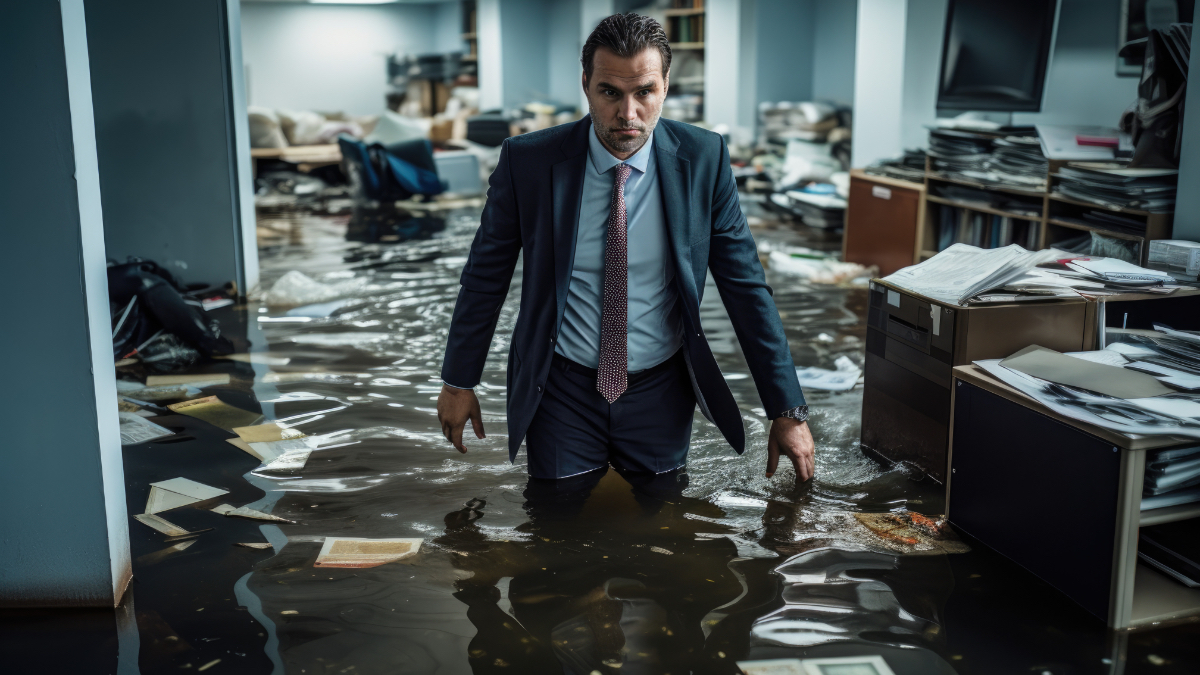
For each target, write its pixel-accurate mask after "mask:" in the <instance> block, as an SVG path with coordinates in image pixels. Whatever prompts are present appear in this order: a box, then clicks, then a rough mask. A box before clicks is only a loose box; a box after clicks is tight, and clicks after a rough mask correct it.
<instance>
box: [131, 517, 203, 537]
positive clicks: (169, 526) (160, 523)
mask: <svg viewBox="0 0 1200 675" xmlns="http://www.w3.org/2000/svg"><path fill="white" fill-rule="evenodd" d="M134 518H135V519H136V520H137V521H138V522H139V523H142V524H143V525H148V526H150V527H152V528H154V529H155V530H158V531H159V532H162V533H163V534H165V535H167V536H168V537H184V536H187V535H189V534H199V533H198V532H188V531H187V530H185V529H183V528H182V527H180V526H178V525H176V524H174V523H171V522H168V521H167V520H166V519H165V518H162V517H160V516H156V515H154V514H152V513H139V514H137V515H136V516H134Z"/></svg>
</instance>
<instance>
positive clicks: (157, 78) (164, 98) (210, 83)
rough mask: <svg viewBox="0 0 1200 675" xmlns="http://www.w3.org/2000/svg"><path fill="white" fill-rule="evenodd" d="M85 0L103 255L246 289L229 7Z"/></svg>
mask: <svg viewBox="0 0 1200 675" xmlns="http://www.w3.org/2000/svg"><path fill="white" fill-rule="evenodd" d="M85 4H86V6H87V15H88V25H87V30H88V43H89V48H90V52H91V64H92V90H93V92H94V96H95V108H96V136H97V140H98V142H99V152H100V185H101V188H102V194H103V199H104V210H105V213H106V214H107V216H108V218H107V220H108V227H107V228H106V230H105V242H106V244H107V246H108V254H109V256H110V257H113V258H116V259H118V260H124V259H125V257H127V256H130V255H136V256H140V257H144V258H150V259H153V260H155V261H156V262H158V263H159V264H161V265H163V266H164V267H166V268H167V269H169V270H170V271H172V272H174V273H176V274H177V275H178V276H180V277H181V278H182V279H183V280H184V281H188V282H206V283H212V284H221V283H224V282H227V281H237V282H238V284H239V287H240V288H241V289H242V290H243V291H245V290H248V289H247V285H248V283H253V281H254V279H253V276H254V274H253V273H254V272H256V270H257V264H256V263H255V262H252V263H251V264H249V265H247V264H246V262H245V260H244V259H243V254H244V253H246V254H249V255H250V256H254V255H255V249H254V248H253V247H250V248H248V249H247V247H246V245H245V242H246V241H247V240H249V238H247V239H246V240H244V239H243V236H244V235H243V231H244V228H243V227H242V222H243V220H244V219H245V218H246V217H247V215H246V214H247V213H248V211H243V201H242V190H243V188H244V185H243V181H244V180H247V179H248V177H247V176H244V175H243V174H244V172H245V170H246V169H248V162H246V165H245V166H240V165H239V161H238V160H239V157H238V151H237V148H238V141H237V129H238V125H239V123H241V120H240V117H241V116H242V115H244V107H245V96H244V87H242V83H241V82H240V80H241V77H242V74H241V69H242V64H241V50H240V40H238V41H236V43H237V44H236V45H234V44H233V43H234V42H235V41H234V40H231V38H230V33H231V19H232V20H233V21H238V17H236V16H234V17H231V16H230V7H231V6H232V7H233V8H234V9H236V8H237V4H236V2H235V3H229V2H228V1H227V0H173V1H172V2H161V1H160V0H85ZM233 28H234V29H235V30H236V29H237V28H238V27H237V26H233ZM235 60H236V62H235ZM235 73H236V77H235ZM235 85H237V86H238V87H239V88H241V89H242V92H240V93H239V94H238V95H235ZM247 148H248V145H247ZM246 185H249V183H246ZM246 198H247V199H252V195H246ZM253 225H254V224H253V223H252V222H251V223H248V228H249V230H251V231H253ZM248 272H249V273H250V274H248Z"/></svg>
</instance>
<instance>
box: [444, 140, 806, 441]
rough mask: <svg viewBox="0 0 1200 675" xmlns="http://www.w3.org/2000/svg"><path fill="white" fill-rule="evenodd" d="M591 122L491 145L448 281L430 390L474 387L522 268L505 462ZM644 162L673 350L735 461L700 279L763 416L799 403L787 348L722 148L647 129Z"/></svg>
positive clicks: (546, 338)
mask: <svg viewBox="0 0 1200 675" xmlns="http://www.w3.org/2000/svg"><path fill="white" fill-rule="evenodd" d="M591 124H592V122H591V118H590V117H584V118H583V119H581V120H579V121H578V122H574V123H571V124H564V125H561V126H557V127H552V128H550V129H545V130H542V131H535V132H532V133H528V134H522V135H520V136H514V137H512V138H509V139H507V140H505V142H504V144H503V146H502V147H501V150H500V161H499V164H498V165H497V167H496V170H495V171H494V172H492V176H491V178H490V179H489V181H488V182H489V188H488V198H487V203H486V204H485V205H484V209H483V217H482V220H481V222H480V225H479V229H478V230H477V231H476V233H475V241H474V242H473V243H472V244H471V253H470V255H469V256H468V258H467V263H466V265H465V266H464V267H463V272H462V277H461V279H460V283H461V288H460V289H459V294H458V302H457V303H456V304H455V306H454V317H453V319H452V320H451V324H450V331H449V336H448V339H447V343H446V356H445V360H444V362H443V364H442V379H443V380H445V381H446V383H448V384H452V385H455V386H458V387H474V386H475V385H477V384H479V380H480V377H481V376H482V374H483V366H484V362H485V361H486V359H487V356H488V351H489V349H490V347H491V343H492V337H493V335H494V334H495V331H496V321H497V319H498V318H499V316H500V308H501V306H502V305H503V304H504V299H505V296H507V295H508V288H509V284H510V283H511V281H512V276H513V272H514V270H515V269H516V265H517V261H518V259H519V260H521V262H522V283H521V304H520V307H521V311H520V314H519V316H518V318H517V324H516V327H515V328H514V329H513V333H512V336H511V340H510V345H511V347H510V349H509V354H508V390H507V393H508V433H509V436H508V442H509V453H510V457H511V458H514V459H515V458H516V454H517V449H518V448H520V447H521V443H522V441H524V440H525V436H526V432H527V431H528V430H529V425H530V423H531V422H532V420H533V417H534V415H535V414H536V413H537V410H538V405H539V403H540V402H541V399H542V393H543V391H544V390H545V387H546V382H547V380H548V379H549V376H550V367H551V361H552V357H553V356H554V346H555V342H556V341H557V339H558V327H559V325H560V324H561V322H562V317H563V315H564V313H565V311H566V305H567V289H568V287H569V285H570V276H571V269H572V261H571V258H572V257H573V254H574V251H575V232H576V229H577V228H576V225H577V222H578V218H579V209H580V203H581V201H582V196H583V179H584V173H585V168H586V163H587V158H588V133H589V132H590V130H591ZM652 151H653V152H654V158H655V161H656V163H657V169H658V177H659V188H660V190H661V193H662V201H663V210H664V212H665V214H666V222H667V235H668V237H667V238H668V241H669V242H670V251H671V257H672V259H673V261H674V263H675V270H676V274H675V290H676V293H678V296H679V302H678V305H679V312H680V315H681V317H682V320H683V321H682V323H683V345H682V347H681V351H682V353H683V356H684V359H685V360H686V362H687V365H688V371H689V374H690V376H691V381H692V387H693V391H694V392H696V393H698V396H697V397H696V398H697V400H698V402H699V404H700V409H701V411H702V412H703V413H704V414H705V416H706V417H708V418H709V419H710V420H712V421H713V422H714V423H715V424H716V425H717V428H719V429H720V430H721V433H722V434H724V436H725V438H726V440H728V441H729V444H730V445H731V446H733V448H734V449H735V450H736V451H737V452H742V451H743V450H745V446H746V435H745V429H744V428H743V427H742V415H741V411H740V410H739V409H738V405H737V402H736V401H734V399H733V394H731V393H730V391H729V386H728V385H727V384H726V383H725V378H724V377H722V376H721V371H720V369H719V368H718V367H717V362H716V359H715V358H714V357H713V354H712V350H711V349H710V348H709V345H708V341H707V340H705V338H704V335H703V330H702V329H701V325H700V300H701V298H702V295H703V292H704V281H705V278H706V276H707V275H708V273H709V272H711V273H712V276H713V279H714V281H715V282H716V286H717V290H718V292H719V293H720V294H721V300H722V301H723V302H724V304H725V309H726V310H727V311H728V313H729V318H730V320H731V321H732V323H733V328H734V332H735V333H736V335H737V337H738V341H739V343H740V344H741V346H742V352H743V354H745V357H746V362H747V365H749V367H750V373H751V375H752V376H753V377H754V383H755V385H756V386H757V388H758V395H759V398H760V399H761V400H762V407H763V409H765V410H766V413H767V417H768V418H769V419H774V418H776V417H778V416H779V415H780V413H782V412H783V411H785V410H788V409H790V408H794V407H796V406H799V405H804V394H803V392H802V391H801V390H800V383H799V381H798V380H797V378H796V368H795V364H794V363H793V362H792V355H791V350H790V348H789V347H788V341H787V337H786V335H784V332H783V324H782V322H781V321H780V319H779V311H778V310H777V309H776V308H775V303H774V301H773V300H772V299H771V289H770V287H769V286H767V284H766V279H765V275H764V273H763V268H762V263H761V262H759V259H758V249H757V248H756V246H755V244H754V238H753V237H752V236H751V235H750V228H749V226H747V224H746V218H745V216H743V215H742V212H741V208H740V207H739V205H738V195H737V187H736V185H735V184H734V180H733V171H732V170H731V169H730V166H729V151H728V150H727V149H726V147H725V143H724V141H723V140H722V138H721V137H720V136H719V135H717V134H715V133H712V132H711V131H707V130H704V129H701V128H699V127H696V126H693V125H690V124H685V123H683V122H675V121H673V120H661V121H660V122H659V123H658V128H657V129H656V130H655V133H654V148H653V150H652ZM618 400H620V399H618Z"/></svg>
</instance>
